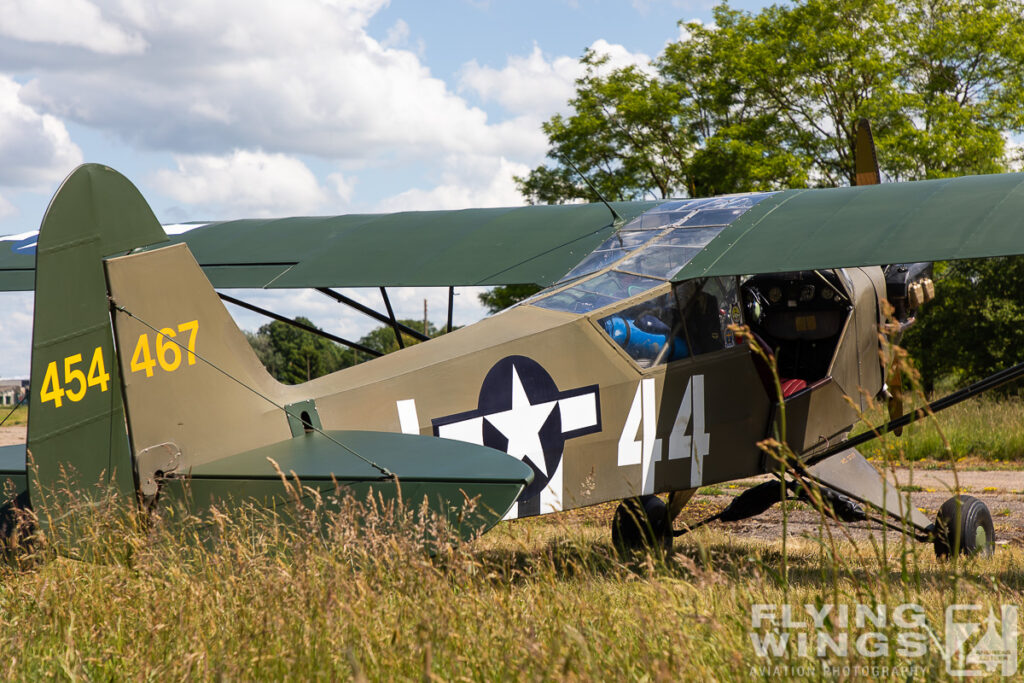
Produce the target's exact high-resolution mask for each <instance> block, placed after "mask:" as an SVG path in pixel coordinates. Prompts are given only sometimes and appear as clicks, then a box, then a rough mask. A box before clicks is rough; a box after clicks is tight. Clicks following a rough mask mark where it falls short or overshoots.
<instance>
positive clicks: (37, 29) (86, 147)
mask: <svg viewBox="0 0 1024 683" xmlns="http://www.w3.org/2000/svg"><path fill="white" fill-rule="evenodd" d="M712 4H713V3H711V2H701V1H699V0H695V1H687V0H430V1H429V2H428V1H424V0H392V1H390V2H389V1H388V0H289V1H288V2H282V1H281V0H244V1H243V0H218V1H217V2H210V1H209V0H175V1H174V2H170V1H166V2H157V1H155V0H0V160H2V162H0V234H10V233H18V232H23V231H26V230H32V229H35V228H37V227H38V226H39V221H40V219H41V218H42V214H43V212H44V210H45V208H46V204H47V202H48V201H49V198H50V196H51V195H52V194H53V192H54V191H55V190H56V188H57V186H58V185H59V183H60V181H61V180H62V179H63V178H64V177H65V176H66V175H67V174H68V173H69V172H70V171H71V170H72V169H73V168H74V167H75V166H77V165H78V164H80V163H82V162H84V161H90V162H101V163H105V164H108V165H110V166H112V167H114V168H116V169H117V170H119V171H121V172H122V173H124V174H125V175H127V176H128V177H129V178H130V179H132V181H133V182H135V184H136V185H137V186H138V187H139V189H140V190H141V191H142V193H143V195H144V196H145V197H146V198H147V200H148V201H149V203H150V205H151V206H152V207H153V209H154V211H155V212H156V215H157V217H158V218H159V219H160V220H161V221H162V222H164V223H173V222H180V221H189V220H215V219H226V218H241V217H255V216H287V215H309V214H338V213H351V212H366V211H373V212H387V211H399V210H410V209H457V208H465V207H473V206H475V207H483V206H509V205H517V204H521V203H523V202H522V199H521V198H520V196H519V195H518V193H517V192H516V189H515V185H514V183H513V180H512V177H513V176H514V175H517V174H524V173H526V172H528V171H529V169H530V168H532V167H534V166H536V165H537V164H539V163H541V162H542V161H543V160H544V152H545V149H546V141H545V138H544V135H543V133H542V132H541V130H540V124H541V123H542V122H543V121H544V120H546V119H547V118H549V117H550V116H551V115H552V114H555V113H557V112H564V111H565V109H566V108H565V103H566V100H567V99H568V98H569V97H570V96H571V94H572V90H573V88H572V84H573V80H574V79H575V78H576V77H578V76H579V75H580V73H581V70H580V67H579V65H578V59H579V57H580V56H581V55H582V54H583V52H584V50H586V49H587V48H588V47H590V48H594V49H596V50H599V51H601V52H604V53H607V54H609V55H611V60H612V64H614V65H624V64H629V63H646V62H647V61H648V60H649V59H650V58H651V57H654V56H656V55H657V54H658V53H659V52H660V51H661V50H662V48H663V47H664V45H665V44H666V42H668V41H671V40H674V39H676V38H677V37H678V36H679V29H678V26H677V24H676V22H677V21H678V20H680V19H701V20H703V21H708V20H709V19H710V8H711V5H712ZM762 4H765V3H763V2H734V3H733V6H735V7H757V6H760V5H762ZM475 294H476V292H475V291H469V290H466V291H463V292H461V293H460V295H459V296H458V297H457V298H456V302H457V306H456V323H457V324H464V323H467V322H471V321H473V320H475V319H477V318H479V317H480V316H482V315H483V310H482V309H481V308H480V306H479V304H478V302H477V299H476V296H475ZM353 295H354V296H356V297H357V298H359V299H361V300H363V301H365V302H367V303H370V304H371V305H373V306H374V307H377V308H380V305H379V301H378V299H377V296H378V295H377V294H376V292H375V291H369V292H367V291H362V292H361V291H354V292H353ZM394 297H395V299H396V305H397V308H398V309H399V310H398V313H399V315H402V316H408V317H420V316H422V308H423V299H424V297H428V298H429V300H430V304H429V305H430V309H431V318H432V319H434V320H441V319H442V317H443V315H444V312H443V310H442V309H443V307H444V305H445V303H444V302H445V294H444V292H440V291H426V290H401V291H396V292H394ZM242 298H247V299H249V300H252V301H254V302H256V303H261V304H263V305H267V306H269V307H272V308H274V309H275V310H278V311H280V312H281V313H284V314H286V315H306V316H308V317H310V318H312V319H313V320H314V322H316V323H317V324H319V325H321V326H322V327H325V328H326V329H329V330H331V331H333V332H335V333H337V334H341V335H343V336H347V337H350V338H357V337H359V336H360V335H362V334H364V333H365V332H367V331H368V330H369V329H371V328H372V327H373V326H374V325H375V323H373V322H372V321H369V320H368V319H366V318H365V317H363V316H360V315H358V314H354V313H350V312H348V311H347V310H345V309H342V308H340V307H338V306H337V305H336V304H333V303H331V302H330V301H329V300H328V299H326V297H323V296H322V295H320V294H316V293H302V292H290V293H286V294H280V293H266V292H256V293H253V292H245V293H243V294H242ZM233 313H238V312H237V311H233ZM31 315H32V312H31V297H30V296H28V295H24V294H3V295H0V376H6V377H10V376H25V375H27V372H28V358H29V339H30V336H31V333H30V330H31ZM236 318H237V319H238V320H239V322H240V324H241V325H242V326H243V327H245V328H247V329H255V328H256V327H257V326H259V325H260V324H262V323H263V322H265V320H264V319H261V318H259V317H258V316H255V315H254V314H249V313H245V314H238V315H236Z"/></svg>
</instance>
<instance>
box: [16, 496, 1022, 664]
mask: <svg viewBox="0 0 1024 683" xmlns="http://www.w3.org/2000/svg"><path fill="white" fill-rule="evenodd" d="M610 514H611V507H610V506H598V507H596V508H590V509H586V510H580V511H575V512H570V513H565V514H563V515H559V516H556V517H554V518H540V519H533V520H523V521H519V522H513V523H503V524H501V525H499V527H498V528H497V529H495V530H494V531H492V532H491V533H489V534H487V535H486V536H484V537H483V538H481V539H478V540H477V541H475V542H473V543H471V544H465V545H461V546H459V545H448V544H445V543H436V544H435V547H439V548H440V550H439V552H437V554H436V555H435V556H433V557H431V556H429V555H428V554H426V553H425V552H424V551H423V544H422V543H421V542H418V541H417V540H416V538H418V537H419V533H420V531H419V530H417V529H410V530H407V531H405V532H394V531H387V532H384V531H380V530H378V528H382V527H384V526H389V527H390V526H391V524H385V523H384V522H380V521H376V522H373V521H371V522H369V523H367V522H365V521H364V523H363V524H362V525H356V524H354V523H353V522H352V520H351V519H350V518H347V517H342V518H340V519H339V520H338V521H339V523H337V524H328V525H327V528H326V530H325V531H320V529H321V528H322V527H319V526H316V525H314V526H313V527H310V528H312V529H315V530H310V529H306V530H304V531H303V530H300V531H296V530H295V529H294V527H286V526H284V525H282V524H281V523H280V522H279V521H276V520H275V518H273V517H272V516H271V515H269V514H268V513H265V512H254V511H251V510H250V511H246V512H242V513H238V514H236V515H232V516H230V517H229V516H226V515H224V514H220V513H213V514H211V515H209V516H208V517H206V518H204V519H197V518H186V519H184V520H182V521H177V522H174V523H173V524H170V523H168V524H158V525H156V526H155V527H154V528H151V529H142V528H137V527H135V526H133V525H132V524H130V523H127V522H125V521H118V519H119V518H118V517H117V516H116V515H114V514H106V513H104V511H103V508H99V507H95V508H93V509H92V512H91V513H89V514H87V515H86V516H85V517H84V518H76V519H77V521H78V522H80V523H82V524H83V526H81V527H79V531H80V534H81V536H82V538H83V539H84V540H81V541H79V542H76V543H74V544H71V545H65V544H62V543H58V542H57V541H56V540H53V539H56V538H59V537H60V534H59V533H58V531H57V530H58V529H60V528H63V527H62V525H63V524H65V523H67V521H68V519H69V518H65V519H64V520H58V521H57V523H56V526H55V527H54V531H52V532H51V534H50V539H51V540H50V541H44V542H41V543H38V544H37V545H36V547H35V548H34V549H33V551H32V552H28V553H25V552H21V553H18V554H17V555H16V556H15V558H14V559H11V560H10V561H9V563H8V564H7V565H6V566H4V567H3V569H2V570H0V573H2V576H0V620H2V623H3V624H4V628H3V630H2V631H0V647H2V649H3V651H4V652H5V653H7V656H6V657H5V658H4V659H3V660H2V661H0V676H3V677H4V678H5V679H18V680H22V679H51V678H59V679H71V680H107V679H135V680H180V679H190V680H191V679H200V680H204V679H214V678H217V679H220V678H226V679H241V680H267V679H273V680H276V679H291V680H309V679H322V680H344V679H356V680H363V679H370V680H411V679H416V680H545V679H556V680H620V679H621V680H672V681H675V680H697V679H706V680H740V679H748V678H753V679H760V680H770V679H776V680H778V679H779V678H780V674H787V675H782V676H781V677H782V678H792V677H796V678H819V675H820V667H821V665H822V663H825V664H827V665H829V666H837V667H840V669H839V670H840V671H842V667H876V668H875V669H873V670H872V669H863V670H860V672H861V673H865V672H866V673H868V674H869V673H870V672H871V671H874V672H875V673H878V672H879V671H881V669H879V668H877V667H890V668H891V667H897V672H899V671H903V672H904V673H909V674H910V675H913V676H914V677H915V678H929V679H934V678H941V677H943V676H944V671H945V669H944V667H945V664H944V662H943V660H942V659H941V657H940V655H939V652H938V650H937V648H936V647H935V646H933V645H931V644H929V645H927V652H926V653H925V652H923V651H922V654H921V656H907V653H904V655H901V654H900V653H899V651H898V650H899V648H897V647H896V645H895V642H896V638H898V637H900V633H901V632H902V631H901V630H900V628H899V627H898V626H897V625H894V624H893V623H892V622H893V616H892V614H891V610H892V609H895V606H897V605H900V604H903V603H915V604H917V605H920V606H921V608H920V610H921V613H922V614H924V615H926V617H925V618H926V620H927V622H926V627H927V628H925V627H916V630H915V633H918V634H919V636H920V637H919V639H920V640H925V639H926V637H927V632H928V630H929V629H930V630H931V632H933V633H935V634H936V636H937V637H938V638H939V641H936V642H940V643H941V638H942V631H943V619H944V613H943V610H944V608H945V606H947V605H949V604H953V603H956V602H962V603H978V604H981V605H984V606H985V608H984V609H985V612H986V614H987V608H988V606H990V605H991V606H994V607H995V608H996V612H997V614H998V609H999V605H1000V604H1002V603H1007V604H1015V605H1016V604H1020V603H1021V599H1022V588H1024V574H1022V571H1021V570H1022V567H1021V564H1022V560H1024V554H1022V553H1021V551H1020V550H1019V549H1016V548H1014V549H1009V550H1008V549H1004V548H1000V549H999V551H998V552H997V554H996V555H995V557H993V558H990V559H979V560H972V561H959V562H957V563H939V562H938V561H937V560H935V558H934V556H933V553H932V550H931V548H930V547H928V546H923V545H920V544H905V543H903V542H902V541H901V540H899V538H898V537H897V536H895V535H892V534H890V535H889V536H887V537H886V539H885V541H884V546H883V544H882V542H881V541H880V542H879V544H877V545H875V546H872V545H871V544H865V543H861V544H860V545H855V544H853V543H851V542H849V541H846V540H842V538H841V536H842V532H841V531H839V530H834V531H833V534H834V536H835V539H834V543H824V544H822V543H818V542H815V541H812V540H798V541H791V542H790V543H789V544H788V545H783V544H782V543H781V542H773V543H755V542H750V541H742V540H737V539H735V538H732V537H730V536H729V535H728V534H727V533H723V532H722V531H721V530H720V529H714V528H709V529H705V530H702V531H701V532H697V533H695V534H694V535H693V536H692V537H687V538H686V540H685V542H679V543H677V548H676V550H677V552H676V554H675V555H674V556H672V557H670V558H668V560H666V561H662V560H661V559H658V558H655V557H649V556H643V557H637V558H635V560H634V561H631V562H626V561H624V560H622V559H620V558H619V557H618V556H617V555H616V554H615V553H614V552H613V550H612V548H611V547H610V546H609V544H608V540H607V528H608V527H607V525H608V521H609V518H610ZM83 519H84V522H83V521H82V520H83ZM826 536H827V534H826ZM211 538H215V539H216V540H210V539H211ZM55 554H59V557H54V555H55ZM69 557H89V558H91V560H92V561H89V562H85V561H78V560H74V559H69ZM827 604H834V605H847V606H848V609H849V610H850V614H851V617H850V619H851V620H852V619H853V616H852V615H853V613H854V610H855V608H856V605H858V604H863V605H867V606H869V608H872V609H877V607H878V606H889V610H890V612H889V616H888V617H887V620H888V621H887V624H886V625H885V626H879V627H868V628H858V627H856V626H855V625H854V624H852V622H851V623H850V624H849V625H847V626H844V625H843V623H842V622H841V621H840V620H839V619H838V618H835V617H833V618H832V619H831V620H830V621H829V622H826V625H825V626H824V627H823V628H824V629H825V632H827V633H829V634H831V635H832V636H835V637H836V638H840V637H841V636H840V634H841V633H843V632H844V631H845V632H847V633H848V637H849V643H850V648H851V652H850V654H849V656H845V657H840V656H836V655H832V656H830V657H826V658H824V659H822V660H819V659H818V658H816V657H815V656H814V654H813V651H812V653H811V654H810V655H809V656H805V657H804V656H800V654H799V653H798V652H797V651H796V650H795V649H790V650H787V651H786V654H784V655H783V656H780V657H760V656H758V655H757V654H756V652H755V648H754V645H753V644H752V638H751V632H752V631H753V632H756V633H759V634H760V635H763V632H764V631H765V628H760V629H753V628H752V622H751V619H752V614H753V613H754V610H755V609H763V608H756V607H755V606H757V605H768V606H770V608H771V609H774V610H775V612H776V615H778V614H779V613H780V612H781V609H782V606H783V605H790V606H791V608H792V610H793V613H794V615H796V616H797V618H796V619H794V620H799V617H800V616H801V615H803V614H804V613H803V609H804V608H803V605H816V606H819V607H818V608H819V609H820V608H821V607H820V606H821V605H827ZM807 620H808V618H806V617H805V618H804V621H807ZM865 632H877V634H878V635H876V636H872V638H873V640H871V642H870V647H869V649H870V650H871V651H878V647H879V645H878V643H879V638H883V639H888V644H887V645H886V648H887V651H886V652H885V654H882V655H880V656H877V657H869V656H864V655H863V654H858V653H857V652H856V650H855V648H854V646H853V643H854V641H855V639H856V638H857V637H858V635H861V634H863V633H865ZM760 635H759V637H760ZM794 637H795V636H794ZM929 642H930V641H929ZM812 647H813V646H812ZM911 654H913V653H911ZM905 666H906V667H919V668H916V669H899V668H898V667H905ZM765 667H768V668H767V669H765ZM779 667H791V668H789V669H785V668H779ZM799 667H806V668H805V669H800V668H799ZM847 671H848V674H849V675H846V676H840V677H841V678H844V679H854V680H856V679H861V678H869V677H872V676H870V675H859V674H858V669H855V668H854V669H847ZM886 677H888V676H886ZM897 677H900V678H906V677H907V676H906V675H900V676H897Z"/></svg>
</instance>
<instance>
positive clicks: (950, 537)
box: [933, 496, 996, 557]
mask: <svg viewBox="0 0 1024 683" xmlns="http://www.w3.org/2000/svg"><path fill="white" fill-rule="evenodd" d="M933 537H934V543H935V554H936V555H937V556H939V557H949V555H950V554H954V555H956V554H960V555H981V556H984V557H991V555H992V553H993V552H994V551H995V548H996V534H995V530H994V529H993V528H992V513H990V512H989V510H988V506H987V505H985V504H984V503H982V502H981V501H980V500H978V499H977V498H975V497H974V496H954V497H952V498H950V499H949V500H947V501H946V502H945V503H943V504H942V507H941V508H939V514H938V515H936V517H935V528H934V531H933Z"/></svg>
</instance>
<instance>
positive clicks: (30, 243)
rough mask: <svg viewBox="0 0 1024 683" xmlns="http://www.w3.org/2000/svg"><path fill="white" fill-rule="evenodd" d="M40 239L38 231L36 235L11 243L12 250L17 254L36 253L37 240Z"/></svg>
mask: <svg viewBox="0 0 1024 683" xmlns="http://www.w3.org/2000/svg"><path fill="white" fill-rule="evenodd" d="M38 241H39V234H38V233H36V234H35V235H29V236H28V237H26V238H24V239H20V240H18V241H17V242H14V243H13V244H11V251H13V252H14V253H15V254H34V253H36V242H38Z"/></svg>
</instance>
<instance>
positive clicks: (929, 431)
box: [853, 396, 1024, 467]
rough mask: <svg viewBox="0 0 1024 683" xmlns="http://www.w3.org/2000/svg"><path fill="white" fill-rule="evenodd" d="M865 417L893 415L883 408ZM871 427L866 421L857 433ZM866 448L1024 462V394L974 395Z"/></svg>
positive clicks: (920, 456) (876, 420)
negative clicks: (1010, 395)
mask: <svg viewBox="0 0 1024 683" xmlns="http://www.w3.org/2000/svg"><path fill="white" fill-rule="evenodd" d="M864 417H865V420H866V421H867V422H869V423H870V424H871V425H872V426H876V425H880V424H883V423H884V422H885V421H886V420H888V416H887V414H886V412H885V411H884V410H882V409H876V410H873V411H871V412H869V413H867V414H865V416H864ZM866 429H867V424H863V423H862V424H860V425H858V426H857V427H856V428H855V429H854V431H853V434H857V433H859V432H862V431H865V430H866ZM947 443H948V444H949V448H948V449H947V447H946V444H947ZM860 450H861V452H862V453H864V455H865V456H867V457H869V458H884V457H889V458H895V459H897V460H898V459H900V458H905V459H907V460H912V461H919V460H928V461H940V462H947V463H948V462H954V461H968V462H970V464H971V466H977V465H984V464H991V465H995V466H1000V465H1002V466H1012V467H1024V400H1022V399H1021V398H1020V397H1004V398H990V397H986V396H982V397H978V398H973V399H971V400H969V401H965V402H964V403H960V404H958V405H955V406H953V407H952V408H949V409H947V410H945V411H943V412H940V413H938V414H937V415H935V416H934V418H930V417H929V418H925V419H924V420H921V421H920V422H917V423H914V424H911V425H908V426H907V427H905V428H904V430H903V435H902V436H899V437H897V436H895V435H888V436H886V437H885V439H882V440H875V441H871V442H868V443H867V444H865V445H864V446H862V447H860Z"/></svg>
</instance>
